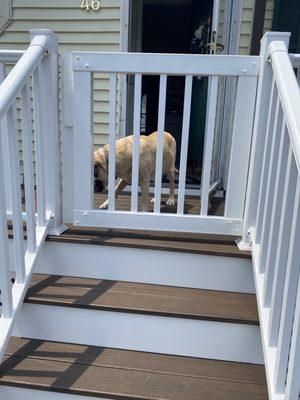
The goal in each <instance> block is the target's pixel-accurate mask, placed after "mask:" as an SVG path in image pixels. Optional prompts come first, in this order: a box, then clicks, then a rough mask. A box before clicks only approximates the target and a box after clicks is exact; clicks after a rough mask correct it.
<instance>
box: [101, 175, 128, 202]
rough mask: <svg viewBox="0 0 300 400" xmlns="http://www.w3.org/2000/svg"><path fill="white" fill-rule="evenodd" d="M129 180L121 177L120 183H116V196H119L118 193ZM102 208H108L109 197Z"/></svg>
mask: <svg viewBox="0 0 300 400" xmlns="http://www.w3.org/2000/svg"><path fill="white" fill-rule="evenodd" d="M127 185H128V184H127V182H125V181H124V179H122V178H120V179H119V181H118V183H117V184H116V187H115V198H117V197H118V195H119V194H120V193H121V192H122V191H123V190H124V189H125V188H126V186H127ZM99 208H100V209H101V210H106V209H107V208H108V199H107V200H105V202H104V203H103V204H101V206H100V207H99Z"/></svg>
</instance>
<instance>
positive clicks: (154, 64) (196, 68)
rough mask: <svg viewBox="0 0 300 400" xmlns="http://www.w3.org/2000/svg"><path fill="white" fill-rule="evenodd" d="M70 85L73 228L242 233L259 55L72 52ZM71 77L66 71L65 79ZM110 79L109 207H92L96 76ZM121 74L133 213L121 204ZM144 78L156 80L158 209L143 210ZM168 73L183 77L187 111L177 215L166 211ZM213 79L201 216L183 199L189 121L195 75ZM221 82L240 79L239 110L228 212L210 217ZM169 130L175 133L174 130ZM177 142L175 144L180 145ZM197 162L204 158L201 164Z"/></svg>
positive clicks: (236, 120)
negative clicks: (128, 106)
mask: <svg viewBox="0 0 300 400" xmlns="http://www.w3.org/2000/svg"><path fill="white" fill-rule="evenodd" d="M72 69H73V85H72V88H73V89H72V90H70V93H69V94H68V95H67V97H66V99H65V102H68V101H69V100H68V99H71V98H72V99H73V101H74V103H73V104H74V109H73V113H72V114H73V127H74V155H75V157H74V214H73V215H74V224H75V225H83V226H101V227H112V228H113V227H115V228H132V229H154V230H170V231H191V232H207V233H225V234H240V233H241V232H242V220H243V213H244V200H245V192H246V183H247V175H248V163H249V153H250V145H251V137H252V127H253V118H254V107H255V98H256V87H257V76H258V70H259V57H247V56H216V55H188V54H186V55H177V54H176V55H173V54H146V53H144V54H138V53H96V52H73V53H72ZM67 73H68V72H67V71H66V72H65V75H66V74H67ZM94 73H102V74H107V76H108V77H109V81H110V85H109V156H108V166H109V167H108V170H109V171H108V210H99V209H95V208H94V191H93V178H94V174H93V144H94V137H93V134H94V133H93V96H92V93H93V74H94ZM118 74H125V75H134V78H135V88H134V111H133V120H134V123H133V136H134V139H133V152H132V153H133V156H132V164H131V165H132V179H131V182H127V183H128V184H131V199H130V210H128V211H120V210H118V209H117V207H116V191H115V185H116V102H117V78H118ZM143 75H157V76H159V80H160V84H159V98H158V103H159V109H158V122H157V131H158V139H157V150H156V160H155V161H154V163H156V164H155V168H154V171H155V189H154V194H155V202H154V212H142V211H141V210H138V185H139V184H140V183H141V182H140V181H139V180H140V178H141V177H139V172H140V171H139V165H140V162H141V160H140V159H139V157H140V154H139V143H140V113H141V89H142V85H141V82H142V77H143ZM169 76H183V77H184V78H185V89H184V106H183V121H182V135H181V148H180V149H179V150H180V151H179V153H180V165H179V167H178V169H179V185H178V198H177V204H176V212H174V213H173V214H171V213H168V212H163V211H162V209H161V198H162V165H163V132H164V130H165V113H166V96H167V83H168V77H169ZM199 76H204V77H209V78H210V83H209V94H208V96H209V100H208V110H207V118H206V133H205V143H204V155H203V163H202V178H201V190H200V195H199V196H198V198H197V202H198V204H199V206H198V210H199V211H198V214H196V215H191V214H187V213H185V211H184V204H185V200H186V174H187V157H188V146H189V131H190V117H191V100H192V90H193V79H194V77H199ZM220 77H232V78H235V79H236V81H237V90H236V106H235V113H234V116H233V120H234V124H233V132H232V133H231V132H227V135H228V137H231V136H232V143H231V151H230V150H229V153H230V162H229V167H228V183H227V187H226V188H225V189H226V200H225V211H224V215H222V216H213V215H209V214H208V209H209V194H210V190H211V187H212V185H213V184H214V181H213V180H212V161H213V151H214V143H215V142H216V119H217V115H216V112H217V98H218V83H219V79H220ZM171 133H172V132H171ZM177 145H178V144H177ZM199 161H200V160H199Z"/></svg>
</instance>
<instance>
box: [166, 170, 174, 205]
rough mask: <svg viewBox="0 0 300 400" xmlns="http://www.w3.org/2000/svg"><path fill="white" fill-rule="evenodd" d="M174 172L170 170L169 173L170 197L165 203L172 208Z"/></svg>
mask: <svg viewBox="0 0 300 400" xmlns="http://www.w3.org/2000/svg"><path fill="white" fill-rule="evenodd" d="M174 172H175V168H172V169H171V170H170V172H169V182H170V195H169V198H168V200H167V201H166V204H167V206H174V204H175V196H174V192H175V185H174Z"/></svg>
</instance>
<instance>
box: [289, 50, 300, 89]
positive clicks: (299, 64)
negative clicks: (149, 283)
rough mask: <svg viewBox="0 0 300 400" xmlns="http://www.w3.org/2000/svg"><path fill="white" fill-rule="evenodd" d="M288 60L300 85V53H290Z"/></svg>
mask: <svg viewBox="0 0 300 400" xmlns="http://www.w3.org/2000/svg"><path fill="white" fill-rule="evenodd" d="M290 60H291V63H292V65H293V68H294V70H295V72H296V77H297V81H298V83H299V85H300V54H290Z"/></svg>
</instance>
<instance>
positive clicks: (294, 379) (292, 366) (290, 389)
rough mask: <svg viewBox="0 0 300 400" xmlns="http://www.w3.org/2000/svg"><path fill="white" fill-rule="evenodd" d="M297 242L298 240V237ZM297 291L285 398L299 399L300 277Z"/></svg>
mask: <svg viewBox="0 0 300 400" xmlns="http://www.w3.org/2000/svg"><path fill="white" fill-rule="evenodd" d="M298 242H300V237H299V238H298ZM297 293H298V294H297V301H296V308H295V313H294V315H295V318H294V324H293V334H292V342H291V350H290V356H289V365H288V374H287V379H286V392H285V398H286V399H299V394H300V379H299V376H300V279H299V282H298V290H297Z"/></svg>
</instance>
